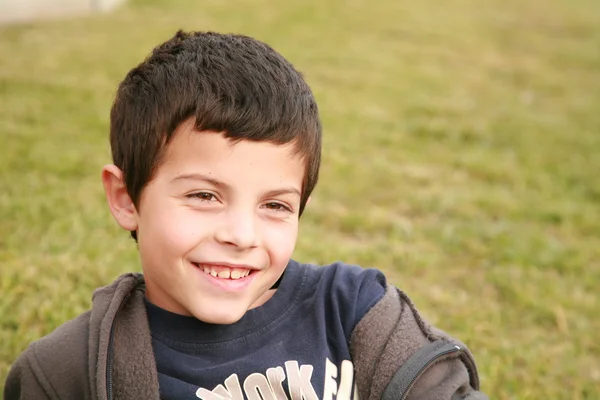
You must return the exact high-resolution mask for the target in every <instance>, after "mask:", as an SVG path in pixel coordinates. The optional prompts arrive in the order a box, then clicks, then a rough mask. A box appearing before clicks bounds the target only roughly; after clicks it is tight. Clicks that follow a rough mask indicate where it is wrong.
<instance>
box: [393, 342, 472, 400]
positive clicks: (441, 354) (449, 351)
mask: <svg viewBox="0 0 600 400" xmlns="http://www.w3.org/2000/svg"><path fill="white" fill-rule="evenodd" d="M461 351H462V349H461V348H460V346H458V345H455V344H452V346H451V347H450V346H448V347H447V348H446V349H443V350H441V351H438V352H436V353H435V354H431V355H430V356H428V357H427V358H425V359H424V360H423V365H422V366H421V367H420V368H419V369H418V371H417V373H415V374H414V375H413V376H412V378H411V379H410V381H409V384H408V385H407V386H406V390H405V391H404V392H402V393H401V394H400V400H406V397H407V396H408V394H409V392H410V389H412V387H413V385H414V383H415V382H416V381H417V379H419V378H420V377H421V375H423V373H425V371H427V370H428V369H429V367H431V366H432V365H433V364H435V363H436V362H437V361H438V360H439V359H440V358H442V357H445V356H447V355H449V354H453V353H460V352H461Z"/></svg>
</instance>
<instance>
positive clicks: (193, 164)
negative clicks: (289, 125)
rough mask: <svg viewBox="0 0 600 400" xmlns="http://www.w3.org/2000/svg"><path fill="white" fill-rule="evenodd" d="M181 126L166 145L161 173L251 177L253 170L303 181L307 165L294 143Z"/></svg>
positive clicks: (187, 125)
mask: <svg viewBox="0 0 600 400" xmlns="http://www.w3.org/2000/svg"><path fill="white" fill-rule="evenodd" d="M182 125H183V126H180V127H179V128H178V129H177V130H176V132H175V133H174V135H173V137H172V138H171V141H170V142H169V143H168V144H167V148H166V151H165V154H164V157H163V160H162V162H161V167H159V169H164V168H166V169H168V170H173V171H171V172H175V171H178V173H190V172H193V171H194V170H196V169H201V170H206V169H209V171H205V172H211V171H212V172H219V171H221V172H229V173H232V172H236V171H237V172H240V173H250V172H252V171H253V170H254V171H257V172H260V173H263V174H265V175H278V176H286V177H287V178H288V179H290V178H299V180H300V181H302V178H303V176H304V172H305V163H304V160H303V158H302V157H301V156H300V155H299V154H297V151H296V147H295V143H293V142H291V143H286V144H274V143H271V142H264V141H251V140H246V139H244V140H239V141H236V140H232V139H229V138H226V137H225V134H224V133H220V132H214V131H198V130H196V129H195V128H194V125H193V122H192V123H190V122H188V121H186V123H185V125H184V124H182ZM163 167H164V168H163ZM183 171H185V172H183ZM265 177H266V176H265Z"/></svg>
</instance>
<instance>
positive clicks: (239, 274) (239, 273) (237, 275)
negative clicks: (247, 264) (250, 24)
mask: <svg viewBox="0 0 600 400" xmlns="http://www.w3.org/2000/svg"><path fill="white" fill-rule="evenodd" d="M194 265H195V266H197V267H198V268H199V269H200V270H201V271H204V273H206V274H208V275H211V276H212V277H214V278H221V279H233V280H237V279H242V278H245V277H247V276H248V275H250V272H251V269H250V268H237V267H235V268H233V267H228V266H224V265H212V264H197V263H194Z"/></svg>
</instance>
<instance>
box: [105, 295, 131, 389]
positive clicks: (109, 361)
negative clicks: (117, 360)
mask: <svg viewBox="0 0 600 400" xmlns="http://www.w3.org/2000/svg"><path fill="white" fill-rule="evenodd" d="M129 297H131V294H127V296H125V297H124V298H123V300H121V303H120V304H119V308H117V312H116V313H115V318H114V319H113V320H112V323H111V326H110V336H109V337H108V358H107V360H106V398H107V399H108V400H112V398H113V393H112V368H113V346H114V336H115V325H116V322H117V316H118V315H119V312H120V311H121V310H122V309H123V306H125V303H126V302H127V300H129Z"/></svg>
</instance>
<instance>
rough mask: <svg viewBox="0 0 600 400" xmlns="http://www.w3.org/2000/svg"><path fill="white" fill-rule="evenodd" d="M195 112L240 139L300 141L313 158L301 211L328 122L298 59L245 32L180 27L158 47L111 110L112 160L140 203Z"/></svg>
mask: <svg viewBox="0 0 600 400" xmlns="http://www.w3.org/2000/svg"><path fill="white" fill-rule="evenodd" d="M189 118H194V119H195V129H197V130H198V131H215V132H223V134H224V135H225V137H227V138H229V139H231V140H233V141H240V140H251V141H266V142H271V143H275V144H286V143H293V144H294V148H295V151H296V155H299V156H300V157H302V159H303V161H304V162H305V164H306V172H305V174H304V181H303V187H302V197H301V203H300V204H301V205H300V215H301V214H302V212H303V211H304V207H305V206H306V202H307V200H308V197H309V196H310V194H311V192H312V191H313V189H314V187H315V185H316V183H317V179H318V174H319V165H320V160H321V122H320V120H319V113H318V109H317V104H316V102H315V99H314V97H313V94H312V92H311V90H310V88H309V87H308V85H307V84H306V82H305V81H304V79H303V78H302V75H301V74H300V73H299V72H298V71H296V69H295V68H294V67H293V66H292V64H290V63H289V62H288V61H287V60H286V59H284V58H283V57H282V56H281V55H280V54H279V53H277V52H276V51H275V50H273V49H272V48H271V47H269V46H268V45H267V44H265V43H262V42H260V41H258V40H255V39H252V38H250V37H247V36H242V35H233V34H219V33H214V32H190V33H185V32H183V31H179V32H177V33H176V34H175V36H174V37H173V38H171V39H170V40H168V41H166V42H165V43H163V44H161V45H159V46H158V47H156V48H155V49H154V50H153V51H152V54H150V56H149V57H148V58H146V60H144V61H143V62H142V63H141V64H140V65H138V66H137V67H136V68H134V69H132V70H131V71H130V72H129V73H128V74H127V76H126V77H125V79H124V80H123V82H121V84H120V85H119V89H118V91H117V95H116V98H115V101H114V103H113V106H112V109H111V113H110V119H111V120H110V145H111V149H112V156H113V162H114V163H115V165H116V166H117V167H119V168H120V169H121V170H122V171H123V174H124V181H125V186H126V187H127V191H128V193H129V196H130V197H131V199H132V201H133V203H134V204H135V205H136V207H137V206H139V200H140V197H141V193H142V190H143V189H144V187H145V186H146V184H147V183H148V182H150V180H151V179H152V177H153V174H154V172H155V171H156V168H157V167H158V165H159V164H160V161H161V157H162V155H163V153H164V150H165V149H166V147H167V146H168V144H169V141H170V140H171V138H172V136H173V133H174V132H175V129H176V128H177V127H178V126H179V124H181V123H182V122H183V121H185V120H187V119H189ZM132 236H133V237H134V238H136V234H135V232H132Z"/></svg>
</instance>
